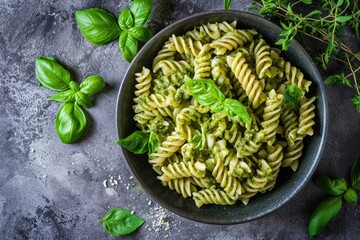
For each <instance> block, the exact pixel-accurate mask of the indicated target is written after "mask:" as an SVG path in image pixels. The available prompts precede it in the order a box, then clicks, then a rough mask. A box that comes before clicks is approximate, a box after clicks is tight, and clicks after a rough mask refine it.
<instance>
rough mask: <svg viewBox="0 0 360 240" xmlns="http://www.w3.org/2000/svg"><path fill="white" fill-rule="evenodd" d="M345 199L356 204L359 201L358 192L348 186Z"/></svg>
mask: <svg viewBox="0 0 360 240" xmlns="http://www.w3.org/2000/svg"><path fill="white" fill-rule="evenodd" d="M344 199H345V201H347V202H348V203H350V204H352V205H356V204H357V202H358V195H357V192H356V191H355V190H354V189H353V188H351V187H350V188H348V190H346V192H345V194H344Z"/></svg>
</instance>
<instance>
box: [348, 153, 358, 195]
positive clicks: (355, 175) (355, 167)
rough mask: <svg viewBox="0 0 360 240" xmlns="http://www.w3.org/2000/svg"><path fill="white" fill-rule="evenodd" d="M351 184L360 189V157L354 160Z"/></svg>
mask: <svg viewBox="0 0 360 240" xmlns="http://www.w3.org/2000/svg"><path fill="white" fill-rule="evenodd" d="M350 179H351V186H352V187H353V188H354V189H355V190H357V191H360V158H359V159H358V160H356V161H355V162H354V164H353V165H352V167H351V170H350Z"/></svg>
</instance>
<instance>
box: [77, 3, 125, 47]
mask: <svg viewBox="0 0 360 240" xmlns="http://www.w3.org/2000/svg"><path fill="white" fill-rule="evenodd" d="M75 16H76V22H77V25H78V27H79V29H80V31H81V33H82V35H83V36H84V37H85V38H86V39H87V40H89V41H90V42H91V43H93V44H94V45H97V46H101V45H104V44H106V43H109V42H111V41H113V40H115V39H117V38H118V37H119V36H120V32H121V30H120V28H119V26H118V23H117V21H116V18H115V16H114V15H113V14H111V13H109V12H107V11H105V10H103V9H99V8H90V9H86V10H82V11H76V13H75Z"/></svg>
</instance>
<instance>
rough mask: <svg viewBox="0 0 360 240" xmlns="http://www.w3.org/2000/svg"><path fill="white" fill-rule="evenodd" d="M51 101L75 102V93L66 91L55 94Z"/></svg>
mask: <svg viewBox="0 0 360 240" xmlns="http://www.w3.org/2000/svg"><path fill="white" fill-rule="evenodd" d="M49 100H51V101H56V102H63V103H68V102H74V101H75V92H74V91H73V90H65V91H62V92H58V93H55V94H54V95H53V96H52V97H51V98H49Z"/></svg>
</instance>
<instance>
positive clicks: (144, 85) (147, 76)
mask: <svg viewBox="0 0 360 240" xmlns="http://www.w3.org/2000/svg"><path fill="white" fill-rule="evenodd" d="M151 80H152V77H151V73H150V70H149V69H147V68H146V67H143V68H142V71H141V72H139V73H135V81H136V82H137V84H136V85H135V88H136V91H135V95H136V97H138V98H139V97H141V96H148V95H149V94H150V87H151Z"/></svg>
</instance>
